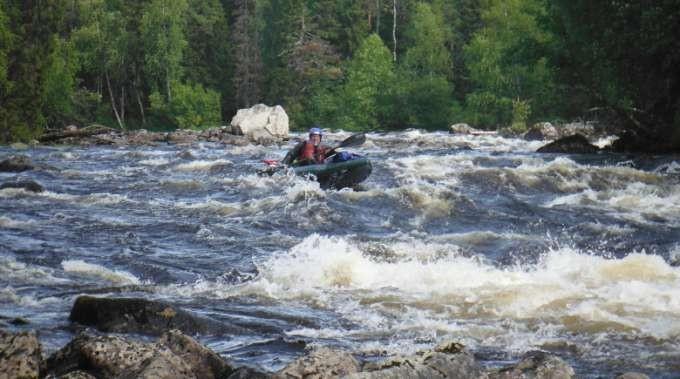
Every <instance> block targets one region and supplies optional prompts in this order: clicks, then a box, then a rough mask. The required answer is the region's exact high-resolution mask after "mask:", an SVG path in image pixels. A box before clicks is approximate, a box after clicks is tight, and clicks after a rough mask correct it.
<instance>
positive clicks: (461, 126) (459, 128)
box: [449, 123, 477, 134]
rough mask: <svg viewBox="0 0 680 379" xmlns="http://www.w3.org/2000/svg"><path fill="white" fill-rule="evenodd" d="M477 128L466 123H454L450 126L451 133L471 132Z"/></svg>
mask: <svg viewBox="0 0 680 379" xmlns="http://www.w3.org/2000/svg"><path fill="white" fill-rule="evenodd" d="M476 130H477V129H475V128H473V127H471V126H470V125H468V124H465V123H458V124H453V125H451V126H450V127H449V133H453V134H470V133H472V132H473V131H476Z"/></svg>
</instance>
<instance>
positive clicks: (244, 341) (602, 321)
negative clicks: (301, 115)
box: [0, 131, 680, 377]
mask: <svg viewBox="0 0 680 379" xmlns="http://www.w3.org/2000/svg"><path fill="white" fill-rule="evenodd" d="M348 135H349V134H346V133H339V134H336V135H333V136H330V141H331V142H333V141H336V142H337V141H339V140H341V139H342V138H345V137H347V136H348ZM291 144H292V142H291ZM289 146H290V145H285V146H283V145H282V146H280V147H263V146H240V147H238V146H222V145H217V144H201V145H194V146H191V147H188V148H187V147H178V146H172V145H165V146H159V147H145V148H136V147H134V148H133V147H125V148H115V147H96V148H80V147H53V148H50V147H41V148H37V149H35V150H28V151H23V152H19V153H22V154H27V155H29V156H30V157H31V159H32V160H33V161H34V162H36V163H38V164H41V165H45V166H47V167H46V168H43V169H40V170H36V171H30V172H25V173H21V174H18V175H17V174H7V173H3V174H0V182H5V181H10V180H15V179H17V178H19V179H32V180H36V181H38V182H40V183H41V184H43V185H44V186H45V188H46V191H45V192H42V193H37V194H36V193H30V192H26V191H24V190H20V189H4V190H0V315H2V316H6V317H16V316H20V317H24V318H26V319H28V320H29V321H30V325H28V326H25V327H21V328H37V329H38V330H39V331H40V335H41V340H42V341H43V343H44V345H45V346H44V348H45V349H46V350H47V351H48V352H50V351H54V350H56V349H58V348H59V347H60V346H61V345H63V344H64V343H66V342H67V341H68V340H69V339H70V337H72V334H71V333H73V332H72V328H70V327H69V323H68V320H67V319H68V313H69V311H70V307H71V305H72V304H73V300H74V299H75V297H76V296H78V295H80V294H99V295H102V296H136V297H146V298H151V299H161V300H166V301H170V302H173V303H175V304H178V305H180V306H182V307H185V308H186V309H190V310H192V311H195V312H198V313H200V314H202V315H204V316H208V317H211V318H214V319H217V320H223V321H228V322H230V323H234V324H237V325H240V326H242V327H243V332H242V333H241V334H236V335H229V336H203V337H202V341H203V342H205V343H207V344H208V345H209V346H210V347H212V348H213V349H215V350H216V351H218V352H219V353H220V354H222V355H225V356H229V357H231V358H233V359H235V360H236V361H238V362H241V363H244V364H250V365H260V366H262V367H264V368H266V369H270V370H275V369H279V368H281V367H282V366H283V365H285V364H286V363H287V362H289V361H290V360H292V359H294V358H295V357H297V356H299V355H301V354H303V353H304V346H305V345H307V346H309V345H325V346H339V347H343V348H349V349H351V350H353V351H355V352H356V353H357V354H360V355H362V356H364V357H366V358H367V359H371V358H376V357H380V356H385V355H390V354H409V353H413V352H415V351H417V350H419V349H424V348H430V347H432V346H433V345H434V344H436V343H438V342H441V341H443V340H449V339H454V340H458V341H461V342H463V343H464V344H466V345H467V346H468V347H470V348H471V349H472V350H473V351H474V352H475V354H476V356H477V357H478V359H479V360H480V361H482V362H483V364H485V365H487V366H494V367H495V366H501V365H504V364H507V363H511V362H513V361H515V360H516V359H518V357H519V356H520V355H522V354H523V353H525V352H527V351H530V350H536V349H541V350H546V351H550V352H553V353H555V354H557V355H558V356H560V357H562V358H564V359H566V360H567V361H568V362H569V363H571V364H572V365H573V366H574V367H575V369H576V371H577V374H578V376H580V377H596V376H600V375H602V376H612V375H613V374H614V373H617V372H623V371H630V370H635V371H640V372H645V373H648V374H650V375H652V376H654V377H673V376H674V375H677V372H678V371H679V370H680V364H679V363H678V362H680V346H679V345H680V268H678V267H675V264H676V263H677V262H678V261H680V158H678V157H650V156H621V155H606V154H605V155H589V156H556V155H539V154H536V153H533V151H534V150H535V149H536V148H538V147H540V146H541V143H540V142H538V143H537V142H525V141H520V140H515V139H504V138H501V137H494V136H480V137H461V136H450V135H448V134H438V133H424V132H419V131H409V132H405V133H390V134H370V135H369V136H368V141H367V142H366V144H365V145H364V146H362V147H361V148H359V149H358V150H357V152H359V153H361V154H364V155H366V156H368V157H370V158H371V159H372V161H373V165H374V171H373V174H372V176H371V177H370V178H369V180H368V181H366V182H365V183H364V184H363V185H362V187H361V188H357V189H354V190H350V189H345V190H341V191H332V190H329V191H323V190H321V189H320V188H319V186H318V184H317V183H316V182H313V181H309V180H306V179H304V178H299V177H295V176H292V175H286V174H283V173H281V174H277V175H275V176H273V177H260V176H258V175H257V174H256V171H257V169H259V168H261V166H262V164H261V163H260V162H261V160H262V159H264V158H281V157H282V156H283V155H284V154H285V151H286V149H287V148H288V147H289ZM11 153H16V151H13V150H11V149H9V148H0V156H4V155H7V154H11Z"/></svg>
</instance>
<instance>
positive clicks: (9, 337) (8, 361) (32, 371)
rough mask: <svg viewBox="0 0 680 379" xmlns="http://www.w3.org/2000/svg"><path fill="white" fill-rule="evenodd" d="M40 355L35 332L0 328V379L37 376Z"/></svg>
mask: <svg viewBox="0 0 680 379" xmlns="http://www.w3.org/2000/svg"><path fill="white" fill-rule="evenodd" d="M41 360H42V356H41V352H40V343H39V342H38V337H37V336H36V334H35V332H21V333H10V332H7V331H4V330H0V379H5V378H7V379H9V378H26V379H28V378H38V377H40V371H41V370H40V364H41Z"/></svg>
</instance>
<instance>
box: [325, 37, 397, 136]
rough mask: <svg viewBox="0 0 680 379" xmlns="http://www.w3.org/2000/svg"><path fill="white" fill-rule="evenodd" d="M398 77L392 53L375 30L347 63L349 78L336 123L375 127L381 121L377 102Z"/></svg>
mask: <svg viewBox="0 0 680 379" xmlns="http://www.w3.org/2000/svg"><path fill="white" fill-rule="evenodd" d="M393 81H394V68H393V63H392V54H391V53H390V51H389V50H388V49H387V47H386V46H385V45H384V44H383V42H382V40H381V39H380V37H378V35H376V34H371V35H370V36H368V37H367V38H366V39H365V40H364V41H363V42H362V43H361V45H360V46H359V48H358V49H357V51H356V54H355V55H354V57H353V58H352V60H351V61H350V62H349V64H348V67H347V81H346V83H345V84H344V86H343V87H342V89H341V90H340V94H339V96H340V101H339V102H338V103H337V104H338V105H341V106H342V109H338V110H337V111H338V112H340V113H341V116H340V117H338V121H336V127H339V128H342V129H347V130H371V129H377V128H378V127H379V125H380V119H379V117H378V116H379V111H380V109H379V108H378V107H377V105H378V104H379V103H380V102H381V98H383V97H385V96H389V89H390V85H392V83H393Z"/></svg>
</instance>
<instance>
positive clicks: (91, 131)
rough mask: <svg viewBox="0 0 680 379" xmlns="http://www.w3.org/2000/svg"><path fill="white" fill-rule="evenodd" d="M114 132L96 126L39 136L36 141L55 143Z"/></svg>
mask: <svg viewBox="0 0 680 379" xmlns="http://www.w3.org/2000/svg"><path fill="white" fill-rule="evenodd" d="M114 130H115V129H111V128H107V127H105V126H101V125H96V126H90V127H87V128H84V129H78V130H74V131H68V130H63V131H59V132H54V133H47V134H43V135H42V136H40V138H38V141H40V142H52V141H57V140H60V139H64V138H69V137H77V138H82V137H90V136H95V135H98V134H105V133H110V132H112V131H114Z"/></svg>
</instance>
